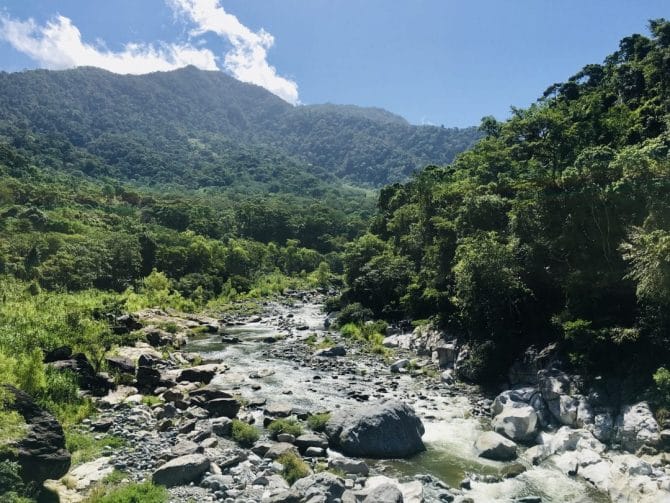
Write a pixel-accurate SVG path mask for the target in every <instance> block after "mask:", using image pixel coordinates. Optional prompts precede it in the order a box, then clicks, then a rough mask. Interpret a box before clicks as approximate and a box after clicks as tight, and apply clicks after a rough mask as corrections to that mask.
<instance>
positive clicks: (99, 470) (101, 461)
mask: <svg viewBox="0 0 670 503" xmlns="http://www.w3.org/2000/svg"><path fill="white" fill-rule="evenodd" d="M110 460H111V458H109V457H102V458H98V459H96V460H93V461H89V462H88V463H83V464H81V465H78V466H77V467H76V468H74V469H73V470H72V471H71V472H70V473H69V474H68V476H69V478H70V479H71V480H73V481H74V484H75V487H76V489H77V490H79V491H81V490H83V489H87V488H88V487H90V486H91V485H93V484H95V483H97V482H101V481H102V480H103V479H104V478H105V477H106V476H107V475H109V474H110V473H112V472H113V471H114V467H113V466H112V465H111V464H110Z"/></svg>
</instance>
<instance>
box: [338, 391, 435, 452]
mask: <svg viewBox="0 0 670 503" xmlns="http://www.w3.org/2000/svg"><path fill="white" fill-rule="evenodd" d="M423 433H424V427H423V424H422V423H421V420H420V419H419V418H418V417H417V416H416V414H415V413H414V409H412V407H410V406H409V405H407V404H405V403H402V402H399V401H397V400H387V401H381V402H377V403H371V404H370V405H365V406H359V407H352V408H347V409H343V410H339V411H337V412H335V413H334V414H333V416H332V417H331V418H330V420H329V421H328V424H327V425H326V435H327V436H328V440H329V441H330V445H331V447H333V448H335V449H337V450H340V451H342V452H343V453H344V454H346V455H348V456H359V457H370V458H406V457H409V456H412V455H413V454H417V453H419V452H422V451H424V450H425V447H424V445H423V442H422V441H421V436H422V435H423Z"/></svg>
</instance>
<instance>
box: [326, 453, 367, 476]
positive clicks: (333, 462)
mask: <svg viewBox="0 0 670 503" xmlns="http://www.w3.org/2000/svg"><path fill="white" fill-rule="evenodd" d="M328 466H329V467H330V468H333V469H335V470H342V471H343V472H344V473H350V474H354V475H363V476H364V477H366V476H367V475H368V473H370V467H369V466H368V464H367V463H366V462H365V461H363V460H361V459H350V458H345V457H337V458H331V459H330V460H329V461H328Z"/></svg>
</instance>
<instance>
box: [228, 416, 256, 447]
mask: <svg viewBox="0 0 670 503" xmlns="http://www.w3.org/2000/svg"><path fill="white" fill-rule="evenodd" d="M231 436H232V437H233V440H235V442H237V443H238V444H240V445H242V446H245V447H249V446H251V445H253V444H254V442H256V440H258V439H259V438H260V436H261V434H260V432H259V431H258V428H255V427H253V426H251V425H250V424H247V423H245V422H244V421H240V420H239V419H233V425H232V434H231Z"/></svg>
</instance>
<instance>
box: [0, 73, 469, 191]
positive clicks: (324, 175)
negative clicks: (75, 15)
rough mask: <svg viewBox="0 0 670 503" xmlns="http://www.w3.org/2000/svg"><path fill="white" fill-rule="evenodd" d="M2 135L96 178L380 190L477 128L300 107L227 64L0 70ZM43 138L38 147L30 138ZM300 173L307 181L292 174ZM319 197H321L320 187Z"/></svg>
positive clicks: (448, 153) (465, 140) (446, 154)
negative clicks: (143, 71)
mask: <svg viewBox="0 0 670 503" xmlns="http://www.w3.org/2000/svg"><path fill="white" fill-rule="evenodd" d="M0 110H2V112H0V135H2V136H4V137H5V138H6V140H7V141H8V142H9V143H10V144H13V145H14V146H16V147H18V148H27V149H32V151H33V152H35V153H43V152H44V150H45V145H47V146H50V147H52V148H56V149H58V150H59V151H60V154H61V155H62V157H64V158H65V159H66V160H67V158H68V157H71V158H72V159H71V162H69V163H67V162H66V163H64V165H63V166H61V167H64V168H66V169H68V170H71V171H82V172H84V173H86V174H88V175H92V176H109V177H114V178H119V179H122V180H136V181H139V182H141V183H144V184H146V183H156V182H159V183H176V184H179V185H188V186H191V187H194V188H195V187H204V186H218V187H230V186H236V187H245V188H246V189H247V190H248V188H249V186H250V185H252V186H253V185H255V184H256V185H258V186H259V188H260V189H261V190H270V191H273V192H276V191H286V190H287V187H288V191H293V192H297V193H304V188H305V187H308V188H310V180H312V182H311V186H312V187H313V186H314V185H317V184H318V182H323V181H326V182H332V181H333V180H334V177H338V178H344V179H347V180H349V181H351V182H353V183H355V184H362V185H367V186H379V185H381V184H384V183H388V182H392V181H399V180H403V179H405V178H406V177H407V176H409V175H410V174H411V173H412V172H413V171H415V170H416V169H418V168H422V167H423V166H425V165H426V164H429V163H440V164H444V163H448V162H451V160H453V158H454V157H455V155H456V154H458V153H459V152H461V151H463V150H465V149H467V148H469V147H470V146H471V145H472V144H473V143H474V142H475V141H476V139H478V137H479V133H478V132H477V131H476V130H475V129H474V128H470V129H463V130H458V129H446V128H439V127H433V126H412V125H410V124H408V123H407V122H406V121H405V120H404V119H402V118H401V117H398V116H395V115H393V114H391V113H389V112H386V111H383V110H380V109H366V108H360V107H353V106H337V105H317V106H298V107H293V106H292V105H290V104H288V103H286V102H284V101H283V100H281V99H280V98H277V97H276V96H274V95H273V94H271V93H269V92H268V91H266V90H265V89H262V88H260V87H258V86H254V85H251V84H245V83H242V82H240V81H237V80H235V79H234V78H232V77H230V76H228V75H226V74H224V73H222V72H207V71H202V70H198V69H196V68H194V67H186V68H183V69H180V70H176V71H172V72H157V73H153V74H148V75H140V76H132V75H118V74H113V73H110V72H107V71H104V70H101V69H97V68H78V69H74V70H66V71H48V70H35V71H26V72H20V73H0ZM35 143H37V144H35ZM301 176H302V177H304V178H305V180H304V182H305V183H304V184H302V183H301V182H299V181H296V180H295V179H296V178H298V177H301ZM315 195H318V194H315Z"/></svg>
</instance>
